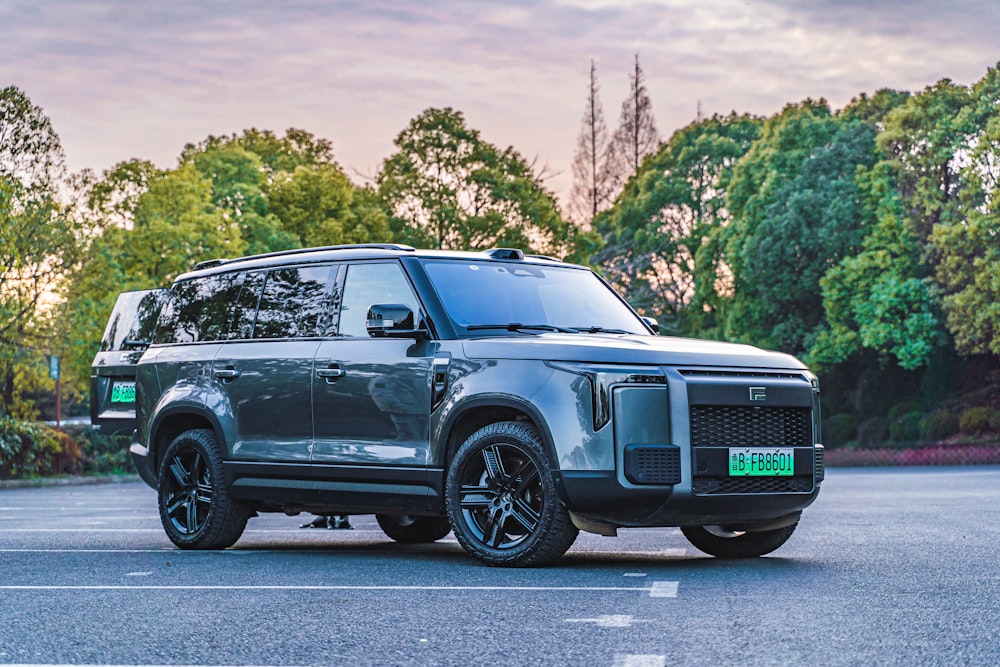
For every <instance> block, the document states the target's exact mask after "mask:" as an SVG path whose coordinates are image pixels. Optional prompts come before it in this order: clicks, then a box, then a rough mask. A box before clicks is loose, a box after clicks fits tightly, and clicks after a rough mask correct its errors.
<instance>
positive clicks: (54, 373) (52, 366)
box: [49, 354, 62, 431]
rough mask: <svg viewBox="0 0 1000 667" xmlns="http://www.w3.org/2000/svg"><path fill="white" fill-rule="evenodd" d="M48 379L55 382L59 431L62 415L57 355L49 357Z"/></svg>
mask: <svg viewBox="0 0 1000 667" xmlns="http://www.w3.org/2000/svg"><path fill="white" fill-rule="evenodd" d="M49 377H50V378H52V379H53V380H55V381H56V430H57V431H61V430H62V428H61V427H60V415H62V391H61V389H62V388H61V387H60V386H59V355H57V354H50V355H49Z"/></svg>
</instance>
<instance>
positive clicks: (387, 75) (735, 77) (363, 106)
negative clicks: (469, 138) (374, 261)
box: [0, 0, 1000, 201]
mask: <svg viewBox="0 0 1000 667" xmlns="http://www.w3.org/2000/svg"><path fill="white" fill-rule="evenodd" d="M998 25H1000V1H998V0H953V1H949V2H941V1H940V0H536V1H529V0H504V1H502V2H479V1H473V0H418V1H412V0H411V1H402V0H401V1H397V2H392V1H389V0H281V1H279V0H170V1H164V0H158V1H157V2H149V1H147V0H0V26H2V27H3V31H2V32H3V38H2V39H0V87H4V86H8V85H14V86H17V87H18V88H20V89H21V90H22V91H24V92H25V93H26V94H27V95H28V97H29V98H30V99H31V100H32V102H33V103H34V104H36V105H38V106H40V107H41V108H42V109H43V110H44V112H45V113H46V114H47V115H48V116H49V118H50V119H51V120H52V123H53V126H54V128H55V130H56V132H57V133H58V134H59V136H60V138H61V140H62V144H63V148H64V150H65V152H66V159H67V166H68V167H69V169H70V170H71V171H79V170H81V169H84V168H90V169H93V170H95V171H97V172H98V173H100V172H101V171H103V170H105V169H108V168H110V167H112V166H113V165H114V164H116V163H118V162H121V161H124V160H128V159H131V158H142V159H147V160H151V161H153V162H154V163H155V164H156V165H158V166H159V167H162V168H172V167H174V166H176V164H177V160H178V157H179V155H180V153H181V150H182V149H183V147H184V145H185V144H188V143H198V142H199V141H201V140H203V139H205V138H206V137H208V136H209V135H227V134H233V133H239V132H241V131H242V130H244V129H248V128H251V127H256V128H258V129H270V130H273V131H275V132H276V133H278V134H282V133H283V132H284V131H285V130H286V129H287V128H289V127H296V128H301V129H305V130H308V131H309V132H312V133H313V134H315V135H316V136H319V137H323V138H326V139H329V140H330V141H332V142H333V146H334V155H335V157H336V159H337V161H338V162H339V163H340V164H341V166H342V167H343V168H344V169H345V171H347V173H348V174H349V175H350V176H351V177H352V178H353V179H354V180H355V181H356V182H363V181H364V180H365V179H366V178H371V177H372V176H373V175H374V174H375V173H376V172H377V170H378V169H379V166H380V165H381V163H382V161H383V160H384V159H385V158H387V157H389V156H390V155H391V154H392V153H393V152H394V146H393V140H394V139H395V137H396V136H397V135H398V134H399V132H400V131H402V130H403V128H404V127H406V125H407V123H408V122H409V121H410V120H411V119H412V118H414V117H415V116H417V115H418V114H419V113H420V112H422V111H423V110H425V109H427V108H429V107H439V108H440V107H452V108H454V109H457V110H460V111H462V112H463V114H464V115H465V118H466V122H467V124H468V125H469V126H470V127H472V128H475V129H477V130H478V131H479V132H480V133H481V135H482V137H483V138H484V139H485V140H487V141H489V142H491V143H493V144H495V145H497V146H499V147H501V148H506V147H507V146H513V147H514V148H515V149H517V150H518V151H519V152H520V153H521V154H522V155H523V156H524V157H525V158H526V159H528V160H529V161H534V162H535V163H536V165H537V166H539V167H541V166H545V167H547V169H546V171H547V172H548V173H550V174H553V175H552V176H551V177H550V178H549V179H548V180H547V182H546V185H547V186H548V188H549V189H550V190H552V191H553V192H555V193H556V194H557V195H558V196H559V197H560V198H561V199H562V200H563V201H565V199H566V197H567V196H568V193H569V190H570V187H571V184H572V170H571V163H572V160H573V153H574V150H575V146H576V139H577V135H578V133H579V131H580V127H581V119H582V116H583V111H584V106H585V102H586V94H587V84H588V75H589V71H590V63H591V60H593V61H594V63H595V65H596V68H597V77H598V81H599V84H600V88H601V102H602V105H603V109H604V115H605V118H606V121H607V124H608V126H609V129H610V130H612V131H613V129H614V127H615V126H616V125H617V123H618V117H619V113H620V108H621V103H622V100H623V99H624V98H625V96H626V94H627V92H628V85H629V73H630V72H631V70H632V67H633V60H634V58H635V56H636V54H638V57H639V62H640V65H641V67H642V70H643V73H644V76H645V83H646V87H647V91H648V93H649V95H650V99H651V101H652V107H653V113H654V116H655V119H656V125H657V128H658V130H659V132H660V134H661V136H662V137H663V138H664V139H666V138H668V137H669V136H670V135H671V134H672V133H673V132H674V131H676V130H678V129H680V128H682V127H684V126H685V125H687V124H689V123H691V122H692V121H693V120H694V119H695V117H696V114H697V111H698V108H699V104H700V107H701V111H702V113H703V114H705V115H711V114H713V113H723V114H725V113H728V112H730V111H732V110H735V111H737V112H740V113H743V112H747V113H752V114H760V115H771V114H774V113H776V112H778V111H780V110H781V108H782V107H783V106H784V105H785V104H787V103H790V102H798V101H801V100H803V99H805V98H813V99H817V98H825V99H826V100H828V101H829V102H830V104H831V105H832V106H833V107H834V108H840V107H842V106H843V105H845V104H846V103H848V102H849V101H850V100H851V99H852V98H853V97H856V96H857V95H858V94H860V93H862V92H865V93H869V94H871V93H873V92H875V91H876V90H878V89H880V88H893V89H897V90H908V91H913V92H916V91H919V90H922V89H923V88H925V87H926V86H928V85H932V84H933V83H935V82H936V81H938V80H940V79H942V78H949V79H951V80H953V81H954V82H956V83H959V84H964V85H970V84H972V83H974V82H976V81H978V80H979V79H981V78H982V77H983V75H984V74H985V73H986V70H987V69H988V68H990V67H992V66H995V65H997V63H998V62H1000V30H998V29H997V26H998Z"/></svg>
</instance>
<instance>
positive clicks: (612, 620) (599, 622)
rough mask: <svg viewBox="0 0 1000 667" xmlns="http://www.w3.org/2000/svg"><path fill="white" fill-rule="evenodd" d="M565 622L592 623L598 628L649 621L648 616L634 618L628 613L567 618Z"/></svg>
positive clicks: (627, 625)
mask: <svg viewBox="0 0 1000 667" xmlns="http://www.w3.org/2000/svg"><path fill="white" fill-rule="evenodd" d="M566 622H567V623H593V624H594V625H596V626H597V627H599V628H631V627H632V626H633V625H635V624H636V623H651V622H652V621H650V619H648V618H635V617H634V616H630V615H628V614H611V615H609V616H598V617H597V618H567V619H566Z"/></svg>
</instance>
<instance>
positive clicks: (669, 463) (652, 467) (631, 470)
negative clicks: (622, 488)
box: [625, 445, 681, 484]
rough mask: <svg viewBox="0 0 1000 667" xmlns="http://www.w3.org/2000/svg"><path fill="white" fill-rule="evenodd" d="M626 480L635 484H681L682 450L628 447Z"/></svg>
mask: <svg viewBox="0 0 1000 667" xmlns="http://www.w3.org/2000/svg"><path fill="white" fill-rule="evenodd" d="M625 479H627V480H628V481H630V482H632V483H633V484H680V481H681V448H680V447H677V446H675V445H627V446H626V447H625Z"/></svg>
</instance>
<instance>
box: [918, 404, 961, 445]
mask: <svg viewBox="0 0 1000 667" xmlns="http://www.w3.org/2000/svg"><path fill="white" fill-rule="evenodd" d="M957 432H958V417H956V416H955V415H953V414H951V413H950V412H948V411H947V410H935V411H934V412H932V413H930V414H929V415H927V416H926V417H924V418H923V420H921V422H920V433H921V434H922V435H923V436H924V438H926V439H927V440H942V439H944V438H947V437H948V436H949V435H954V434H955V433H957Z"/></svg>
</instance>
